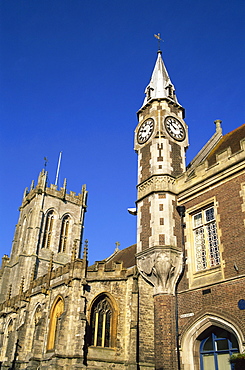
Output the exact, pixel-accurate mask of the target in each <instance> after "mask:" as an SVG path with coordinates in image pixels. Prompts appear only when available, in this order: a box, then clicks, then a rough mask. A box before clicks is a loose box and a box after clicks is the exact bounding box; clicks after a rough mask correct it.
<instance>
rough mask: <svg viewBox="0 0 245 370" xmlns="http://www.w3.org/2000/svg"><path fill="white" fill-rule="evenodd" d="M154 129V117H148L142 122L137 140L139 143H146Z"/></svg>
mask: <svg viewBox="0 0 245 370" xmlns="http://www.w3.org/2000/svg"><path fill="white" fill-rule="evenodd" d="M153 131H154V120H153V119H152V118H148V119H147V120H146V121H144V122H143V123H142V125H141V126H140V128H139V131H138V135H137V140H138V143H139V144H143V143H145V142H146V141H147V140H148V139H149V138H150V137H151V135H152V133H153Z"/></svg>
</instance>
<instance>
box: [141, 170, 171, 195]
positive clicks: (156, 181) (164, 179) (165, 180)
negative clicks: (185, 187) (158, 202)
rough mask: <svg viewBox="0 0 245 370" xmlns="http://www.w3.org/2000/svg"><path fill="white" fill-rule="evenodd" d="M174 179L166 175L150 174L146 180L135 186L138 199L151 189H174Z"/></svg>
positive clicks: (151, 190)
mask: <svg viewBox="0 0 245 370" xmlns="http://www.w3.org/2000/svg"><path fill="white" fill-rule="evenodd" d="M175 184H176V180H175V179H174V178H173V177H171V176H168V175H164V176H158V175H155V176H152V177H151V178H149V179H148V180H146V181H144V182H143V183H141V184H139V185H138V186H137V188H138V199H139V198H142V197H144V196H145V195H147V194H149V193H151V192H153V191H171V192H174V193H175V192H176V191H175Z"/></svg>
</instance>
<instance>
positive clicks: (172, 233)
mask: <svg viewBox="0 0 245 370" xmlns="http://www.w3.org/2000/svg"><path fill="white" fill-rule="evenodd" d="M145 94H146V96H145V99H144V102H143V105H142V107H141V108H140V110H139V111H138V121H139V123H138V125H137V127H136V130H135V151H136V152H137V154H138V185H137V193H138V195H137V202H136V203H137V255H136V257H137V266H138V269H139V271H140V273H141V275H142V276H143V278H144V280H145V281H147V282H148V283H150V284H151V285H152V286H153V296H154V318H155V354H156V364H155V365H156V369H163V368H164V369H165V367H166V366H167V364H169V367H166V369H168V368H171V369H173V368H174V367H173V366H172V365H173V364H174V363H176V361H177V360H176V359H175V358H172V356H173V354H174V353H175V348H176V343H173V341H171V340H170V338H171V336H172V334H171V333H172V331H174V330H175V329H174V327H175V325H174V324H175V321H174V320H175V319H174V312H175V289H176V283H177V281H178V278H179V276H180V274H181V271H182V250H181V226H180V217H179V214H178V212H177V211H176V206H177V194H178V191H177V184H176V183H177V178H178V176H180V175H181V174H182V173H183V172H184V171H185V152H186V149H187V147H188V133H187V125H186V123H185V122H184V108H183V107H182V106H181V105H180V104H179V102H178V100H177V97H176V94H175V88H174V85H173V84H172V82H171V80H170V78H169V75H168V72H167V70H166V68H165V65H164V62H163V60H162V52H161V51H160V50H159V51H158V56H157V60H156V64H155V67H154V70H153V73H152V76H151V80H150V83H149V84H148V86H147V87H146V90H145ZM160 323H163V325H162V324H160ZM171 346H172V347H171ZM167 347H169V351H167V350H166V348H167ZM164 348H165V350H164V353H163V349H164ZM167 353H169V355H168V354H167ZM163 363H164V366H163ZM171 364H172V365H171ZM171 366H172V367H171Z"/></svg>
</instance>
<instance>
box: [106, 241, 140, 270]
mask: <svg viewBox="0 0 245 370" xmlns="http://www.w3.org/2000/svg"><path fill="white" fill-rule="evenodd" d="M135 253H136V244H133V245H131V246H130V247H127V248H125V249H122V250H119V249H118V250H116V251H115V252H114V253H113V254H112V255H111V256H110V257H108V258H107V259H106V260H105V263H106V267H108V268H109V267H110V266H112V264H113V262H122V263H123V267H125V268H129V267H132V266H134V265H136V260H135Z"/></svg>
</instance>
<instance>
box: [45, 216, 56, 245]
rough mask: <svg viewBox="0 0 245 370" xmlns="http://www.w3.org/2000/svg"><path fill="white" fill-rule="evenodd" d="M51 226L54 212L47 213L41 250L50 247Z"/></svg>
mask: <svg viewBox="0 0 245 370" xmlns="http://www.w3.org/2000/svg"><path fill="white" fill-rule="evenodd" d="M53 224H54V211H49V212H48V213H47V216H46V222H45V227H44V233H43V244H42V248H49V247H50V242H51V235H52V230H53Z"/></svg>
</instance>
